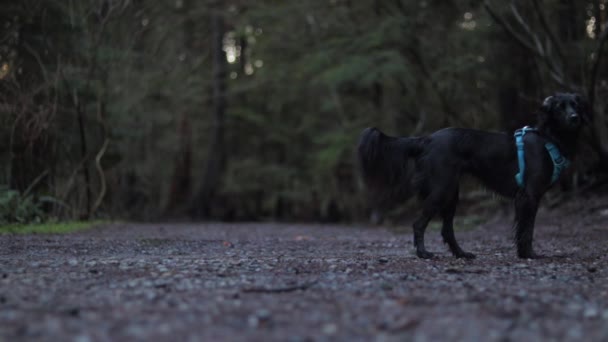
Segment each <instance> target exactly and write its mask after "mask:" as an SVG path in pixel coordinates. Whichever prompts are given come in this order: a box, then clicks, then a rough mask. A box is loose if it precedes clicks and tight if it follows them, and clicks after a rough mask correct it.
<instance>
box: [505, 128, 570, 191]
mask: <svg viewBox="0 0 608 342" xmlns="http://www.w3.org/2000/svg"><path fill="white" fill-rule="evenodd" d="M535 131H536V129H535V128H532V127H528V126H526V127H524V128H521V129H518V130H517V131H515V133H514V134H513V136H514V137H515V146H517V163H518V166H519V172H518V173H517V174H516V175H515V181H516V182H517V185H518V186H519V187H520V188H523V187H524V172H525V170H526V160H525V152H524V136H525V135H526V133H527V132H535ZM545 149H547V152H549V156H550V157H551V161H552V162H553V174H552V175H551V184H553V183H555V182H557V180H558V179H559V176H560V175H561V173H562V171H563V170H565V169H566V168H568V166H570V161H568V159H566V157H564V156H562V154H561V152H560V151H559V148H557V146H555V144H553V143H551V142H547V143H546V144H545Z"/></svg>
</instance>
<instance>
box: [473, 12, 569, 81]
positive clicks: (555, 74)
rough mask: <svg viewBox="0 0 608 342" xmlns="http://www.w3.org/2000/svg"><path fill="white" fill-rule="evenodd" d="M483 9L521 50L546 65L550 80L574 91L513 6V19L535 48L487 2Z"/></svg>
mask: <svg viewBox="0 0 608 342" xmlns="http://www.w3.org/2000/svg"><path fill="white" fill-rule="evenodd" d="M484 7H485V9H486V11H487V12H488V13H489V14H490V16H491V17H492V19H494V21H496V23H498V24H499V25H500V26H502V28H503V29H504V30H505V31H506V32H507V33H508V34H509V35H511V37H512V38H513V39H514V40H515V41H516V42H517V43H519V44H520V45H521V46H522V47H523V48H525V49H527V50H528V51H530V52H532V53H533V54H534V55H535V56H536V57H538V58H540V59H541V60H542V61H543V62H544V63H545V64H546V65H547V67H548V69H549V75H551V78H552V79H553V80H554V81H555V82H556V83H557V84H559V85H560V86H562V87H564V88H569V89H576V87H575V86H573V85H572V84H569V83H568V82H566V81H565V80H564V73H563V72H562V71H560V70H559V68H558V67H557V66H556V65H555V63H553V61H552V60H551V59H550V58H549V56H548V55H547V54H545V51H544V48H543V46H542V44H541V43H540V42H539V41H538V38H537V37H536V36H535V34H534V33H533V32H532V31H531V30H530V28H529V26H528V25H527V24H526V23H525V21H524V20H523V18H522V17H521V16H520V15H519V12H518V11H517V9H516V8H515V6H514V5H512V6H511V10H512V12H513V15H515V18H516V19H517V21H518V22H519V23H520V24H521V25H522V27H523V28H524V29H525V30H526V31H527V33H528V34H529V35H530V36H532V38H533V39H535V41H536V42H537V46H534V44H533V43H531V42H530V41H528V39H526V38H525V37H523V36H522V35H521V34H519V33H518V32H517V31H516V30H515V29H514V28H513V27H512V26H511V25H509V23H507V22H506V21H505V20H504V19H503V18H501V17H500V16H499V15H498V14H497V13H496V12H495V11H494V9H492V7H491V6H490V1H489V0H486V1H484Z"/></svg>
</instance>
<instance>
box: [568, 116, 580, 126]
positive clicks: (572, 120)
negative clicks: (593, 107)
mask: <svg viewBox="0 0 608 342" xmlns="http://www.w3.org/2000/svg"><path fill="white" fill-rule="evenodd" d="M568 122H570V123H571V124H573V125H578V124H579V123H581V117H580V116H579V115H578V114H576V113H572V114H570V115H569V116H568Z"/></svg>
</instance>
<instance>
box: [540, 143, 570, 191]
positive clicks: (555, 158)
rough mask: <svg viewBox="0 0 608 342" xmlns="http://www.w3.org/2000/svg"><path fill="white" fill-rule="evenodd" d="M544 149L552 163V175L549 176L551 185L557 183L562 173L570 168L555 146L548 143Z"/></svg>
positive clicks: (567, 161) (568, 162)
mask: <svg viewBox="0 0 608 342" xmlns="http://www.w3.org/2000/svg"><path fill="white" fill-rule="evenodd" d="M545 148H546V149H547V151H548V152H549V155H550V156H551V161H552V162H553V175H552V176H551V184H553V183H555V182H557V180H558V179H559V175H560V174H561V173H562V171H563V170H565V169H567V168H568V166H570V161H569V160H568V159H566V158H565V157H564V156H562V154H561V153H560V152H559V149H558V148H557V146H555V144H553V143H551V142H548V143H546V144H545Z"/></svg>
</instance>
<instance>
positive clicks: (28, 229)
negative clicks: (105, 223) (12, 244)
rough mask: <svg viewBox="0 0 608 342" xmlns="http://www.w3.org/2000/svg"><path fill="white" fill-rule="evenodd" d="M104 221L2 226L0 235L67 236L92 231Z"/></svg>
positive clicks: (0, 226)
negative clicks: (82, 231) (87, 230)
mask: <svg viewBox="0 0 608 342" xmlns="http://www.w3.org/2000/svg"><path fill="white" fill-rule="evenodd" d="M101 223H102V221H86V222H82V221H75V222H45V223H31V224H4V225H0V234H67V233H72V232H77V231H81V230H86V229H91V228H93V227H95V226H98V225H99V224H101Z"/></svg>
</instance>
